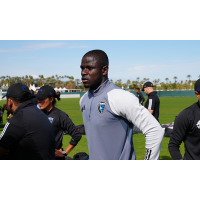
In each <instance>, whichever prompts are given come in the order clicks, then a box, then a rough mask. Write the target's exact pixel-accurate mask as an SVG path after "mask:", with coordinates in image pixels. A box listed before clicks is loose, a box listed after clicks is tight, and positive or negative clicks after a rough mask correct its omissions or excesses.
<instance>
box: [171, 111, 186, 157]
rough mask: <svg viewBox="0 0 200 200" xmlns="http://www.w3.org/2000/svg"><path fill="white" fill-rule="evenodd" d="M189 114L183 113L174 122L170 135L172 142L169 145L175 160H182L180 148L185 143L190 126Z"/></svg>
mask: <svg viewBox="0 0 200 200" xmlns="http://www.w3.org/2000/svg"><path fill="white" fill-rule="evenodd" d="M188 116H189V114H188V112H186V111H182V112H181V113H180V114H179V115H178V116H177V118H176V120H175V121H174V127H173V132H172V133H171V135H170V141H169V145H168V149H169V152H170V154H171V156H172V159H173V160H181V159H182V155H181V153H180V150H179V147H180V145H181V143H182V141H184V139H185V137H186V135H187V130H188V128H189V126H190V120H189V117H188Z"/></svg>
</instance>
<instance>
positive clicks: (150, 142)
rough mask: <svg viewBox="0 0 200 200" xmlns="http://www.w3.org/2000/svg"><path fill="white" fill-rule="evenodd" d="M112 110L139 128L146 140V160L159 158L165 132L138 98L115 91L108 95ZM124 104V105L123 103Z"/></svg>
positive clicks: (125, 92) (122, 91)
mask: <svg viewBox="0 0 200 200" xmlns="http://www.w3.org/2000/svg"><path fill="white" fill-rule="evenodd" d="M108 100H109V104H110V107H111V110H112V111H113V112H114V113H115V114H116V115H118V116H121V117H123V118H125V119H127V120H128V121H129V122H131V123H133V124H134V125H135V126H136V127H138V128H139V129H140V130H141V131H142V133H143V134H144V136H145V138H146V153H147V154H148V155H147V156H146V157H145V158H146V159H150V160H156V159H158V158H159V154H160V149H161V144H162V139H163V135H164V130H163V129H162V128H161V126H160V124H159V123H158V121H157V120H156V119H155V118H154V117H153V116H152V115H151V114H150V112H149V111H148V110H147V109H146V108H144V107H143V106H142V105H140V103H139V101H138V100H137V98H136V97H135V96H134V95H133V94H131V93H130V92H127V91H124V90H120V89H115V90H112V91H110V92H109V93H108ZM122 102H123V103H122Z"/></svg>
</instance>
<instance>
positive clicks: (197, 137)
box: [168, 79, 200, 160]
mask: <svg viewBox="0 0 200 200" xmlns="http://www.w3.org/2000/svg"><path fill="white" fill-rule="evenodd" d="M194 89H195V95H196V97H197V98H198V102H196V103H194V104H193V105H191V106H189V107H188V108H186V109H185V110H183V111H182V112H180V113H179V115H178V116H177V117H176V119H175V121H174V127H173V132H172V133H171V135H170V141H169V145H168V149H169V152H170V154H171V156H172V159H173V160H182V159H184V160H200V79H198V80H197V81H196V83H195V87H194ZM182 142H184V145H185V155H184V158H182V155H181V153H180V150H179V147H180V145H181V143H182Z"/></svg>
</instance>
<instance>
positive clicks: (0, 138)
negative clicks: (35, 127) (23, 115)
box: [0, 122, 24, 150]
mask: <svg viewBox="0 0 200 200" xmlns="http://www.w3.org/2000/svg"><path fill="white" fill-rule="evenodd" d="M23 134H24V130H22V128H21V127H19V126H16V125H13V124H10V123H9V122H7V123H6V125H5V127H4V129H3V131H2V133H1V135H0V147H3V148H4V149H8V150H9V149H11V148H12V147H13V146H15V145H16V144H18V143H19V141H20V139H21V137H22V135H23Z"/></svg>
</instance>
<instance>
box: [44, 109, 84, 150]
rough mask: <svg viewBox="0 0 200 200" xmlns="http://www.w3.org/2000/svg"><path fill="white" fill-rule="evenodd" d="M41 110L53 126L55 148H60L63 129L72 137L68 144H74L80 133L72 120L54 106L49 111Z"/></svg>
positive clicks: (77, 140)
mask: <svg viewBox="0 0 200 200" xmlns="http://www.w3.org/2000/svg"><path fill="white" fill-rule="evenodd" d="M43 112H44V113H45V114H46V115H47V117H48V119H49V121H50V122H51V125H52V127H53V130H54V134H55V141H56V149H60V148H62V139H63V134H64V131H67V132H68V134H69V135H71V137H72V139H71V141H70V144H71V145H73V146H76V145H77V143H78V142H79V140H80V139H81V137H82V135H81V133H80V132H79V131H78V129H77V128H76V126H75V125H74V123H73V122H72V120H71V119H70V118H69V116H68V115H67V114H66V113H65V112H63V111H61V110H59V109H58V108H56V107H53V109H52V110H51V111H50V112H46V111H44V110H43Z"/></svg>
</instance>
